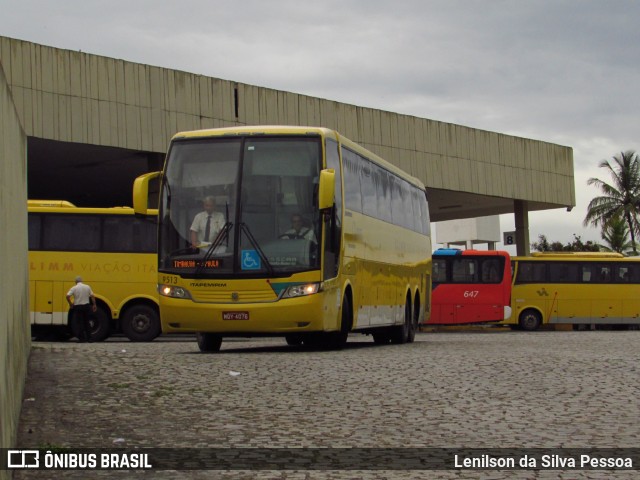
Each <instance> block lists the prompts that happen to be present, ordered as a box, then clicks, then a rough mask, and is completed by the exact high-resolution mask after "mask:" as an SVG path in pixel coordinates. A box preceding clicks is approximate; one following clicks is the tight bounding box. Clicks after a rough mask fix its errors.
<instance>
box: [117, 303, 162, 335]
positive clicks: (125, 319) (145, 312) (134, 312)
mask: <svg viewBox="0 0 640 480" xmlns="http://www.w3.org/2000/svg"><path fill="white" fill-rule="evenodd" d="M161 330H162V329H161V327H160V316H159V315H158V312H157V311H156V310H155V309H154V308H152V307H150V306H148V305H134V306H132V307H129V308H127V310H126V311H125V312H124V315H123V316H122V332H123V333H124V334H125V335H126V336H127V338H128V339H129V340H131V341H132V342H150V341H151V340H153V339H154V338H156V337H157V336H158V335H160V332H161Z"/></svg>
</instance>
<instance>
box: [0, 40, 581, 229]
mask: <svg viewBox="0 0 640 480" xmlns="http://www.w3.org/2000/svg"><path fill="white" fill-rule="evenodd" d="M0 61H1V62H2V63H3V65H4V68H5V72H6V73H7V79H8V82H9V84H10V87H11V90H12V91H13V96H14V100H15V103H16V107H17V110H18V115H19V116H20V119H21V121H22V125H23V126H24V129H25V131H26V133H27V135H29V136H35V137H39V138H45V139H51V140H60V141H66V142H79V143H89V144H96V145H107V146H114V147H122V148H128V149H132V150H145V151H152V152H165V151H166V148H167V145H168V142H169V139H170V138H171V136H172V135H173V134H174V133H176V132H178V131H181V130H192V129H201V128H211V127H221V126H231V125H259V124H262V125H268V124H288V125H317V126H325V127H329V128H335V129H337V130H339V131H340V132H341V133H342V134H344V135H345V136H347V137H349V138H350V139H352V140H354V141H356V142H358V143H360V144H362V145H363V146H365V147H367V148H369V149H370V150H372V151H374V152H375V153H377V154H379V155H380V156H382V157H383V158H385V159H387V160H389V161H391V162H392V163H395V164H396V165H398V166H399V167H401V168H402V169H404V170H406V171H408V172H410V173H412V174H414V175H415V176H417V177H418V178H420V179H421V180H422V181H423V182H424V183H425V185H426V186H427V187H428V188H433V189H444V190H449V191H457V192H468V193H473V194H480V195H486V196H492V197H500V198H508V199H516V200H523V201H526V202H528V203H529V204H530V205H532V206H533V208H535V209H537V208H558V207H567V206H573V205H575V190H574V179H573V153H572V150H571V148H568V147H563V146H559V145H554V144H550V143H546V142H541V141H537V140H529V139H525V138H519V137H513V136H509V135H503V134H499V133H495V132H488V131H484V130H478V129H473V128H468V127H464V126H460V125H454V124H450V123H444V122H438V121H435V120H429V119H424V118H417V117H412V116H407V115H400V114H396V113H391V112H386V111H381V110H375V109H370V108H363V107H357V106H354V105H349V104H343V103H338V102H334V101H331V100H324V99H319V98H314V97H308V96H304V95H298V94H295V93H289V92H283V91H277V90H271V89H268V88H262V87H256V86H252V85H245V84H241V83H236V82H232V81H227V80H220V79H217V78H211V77H205V76H202V75H195V74H191V73H186V72H181V71H176V70H169V69H165V68H159V67H153V66H149V65H141V64H136V63H131V62H126V61H124V60H117V59H113V58H107V57H101V56H97V55H90V54H86V53H82V52H76V51H69V50H60V49H56V48H53V47H47V46H43V45H38V44H34V43H30V42H25V41H20V40H14V39H10V38H6V37H0ZM510 205H511V204H510ZM494 213H504V212H494ZM485 215H486V213H485ZM435 216H436V215H434V214H432V217H435Z"/></svg>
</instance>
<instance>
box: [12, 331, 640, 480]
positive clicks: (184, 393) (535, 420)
mask: <svg viewBox="0 0 640 480" xmlns="http://www.w3.org/2000/svg"><path fill="white" fill-rule="evenodd" d="M639 347H640V332H635V331H629V332H627V331H608V332H606V331H592V332H533V333H528V332H511V331H497V330H489V331H487V332H456V333H420V334H418V335H417V337H416V342H415V343H413V344H410V345H387V346H376V345H374V344H373V342H372V341H371V337H365V336H361V335H356V336H352V337H350V339H349V343H348V345H347V348H345V349H344V350H343V351H339V352H330V351H312V350H305V349H303V348H294V347H288V346H286V345H285V343H284V340H283V339H279V338H275V339H255V340H242V341H240V340H233V341H227V342H225V343H223V345H222V351H221V353H220V354H200V353H199V351H198V348H197V345H196V343H195V340H194V339H193V338H192V337H188V338H185V337H162V338H159V339H157V340H156V341H154V342H152V343H131V342H129V341H127V340H124V339H117V338H116V339H110V340H109V341H107V342H104V343H93V344H79V343H75V342H69V343H47V342H34V344H33V349H32V354H31V358H30V363H29V376H28V379H27V384H26V388H25V398H24V403H23V410H22V415H21V420H20V426H19V438H18V444H19V446H20V447H21V448H49V447H51V448H55V447H74V448H76V447H77V448H80V447H83V448H97V449H107V448H114V447H123V448H126V449H135V448H142V447H166V448H170V447H174V448H175V447H192V448H200V447H207V448H216V447H220V448H224V447H239V448H244V447H263V448H265V447H268V448H278V447H281V448H295V447H298V448H299V447H310V448H312V447H332V448H336V447H371V448H384V449H394V448H400V447H402V448H406V447H451V448H460V447H464V448H507V447H508V448H534V447H540V448H561V447H562V448H570V447H573V448H593V447H598V448H605V447H617V448H622V447H640V427H639V424H638V413H639V402H638V397H639V395H640V392H639V388H638V386H639V382H638V363H639V360H640V358H639V357H640V348H639ZM387 451H393V450H387ZM143 476H144V477H147V478H161V479H163V478H188V479H205V478H214V479H232V478H233V479H235V478H241V479H244V478H246V479H253V478H257V479H283V478H286V479H315V478H319V479H334V478H335V479H346V478H349V479H352V478H366V479H369V478H371V479H374V478H375V479H381V478H398V479H417V478H486V479H503V478H589V479H591V478H636V477H637V476H638V472H637V471H615V472H605V471H602V470H600V471H596V470H578V471H576V470H573V471H558V470H526V471H523V470H520V471H513V470H512V471H506V470H485V471H478V470H461V469H458V470H422V471H420V470H409V471H407V470H404V471H403V470H342V471H336V470H324V471H322V470H321V471H318V470H282V471H270V470H266V471H264V470H254V471H250V470H240V471H216V470H199V471H190V470H180V471H167V470H153V471H133V470H131V471H127V472H123V471H109V470H96V471H86V470H85V471H77V470H76V471H73V470H64V471H62V470H58V471H55V472H54V471H43V470H40V471H26V470H21V471H15V472H14V479H32V478H37V479H41V478H138V477H143Z"/></svg>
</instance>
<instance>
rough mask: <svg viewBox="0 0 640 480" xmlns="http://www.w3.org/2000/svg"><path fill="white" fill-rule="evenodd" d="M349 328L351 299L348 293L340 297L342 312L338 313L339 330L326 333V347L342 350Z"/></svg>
mask: <svg viewBox="0 0 640 480" xmlns="http://www.w3.org/2000/svg"><path fill="white" fill-rule="evenodd" d="M350 330H351V300H350V299H349V295H345V296H344V298H343V299H342V314H341V315H340V330H338V331H337V332H329V333H327V334H326V342H327V348H329V349H330V350H342V349H343V348H344V346H345V345H346V344H347V339H348V338H349V331H350Z"/></svg>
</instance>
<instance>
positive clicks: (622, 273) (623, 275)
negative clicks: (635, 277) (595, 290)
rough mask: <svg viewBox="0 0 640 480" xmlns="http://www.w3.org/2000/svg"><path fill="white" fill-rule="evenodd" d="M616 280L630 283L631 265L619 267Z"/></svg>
mask: <svg viewBox="0 0 640 480" xmlns="http://www.w3.org/2000/svg"><path fill="white" fill-rule="evenodd" d="M616 280H617V281H618V282H620V283H629V282H630V281H631V278H630V275H629V267H618V276H617V278H616Z"/></svg>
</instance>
